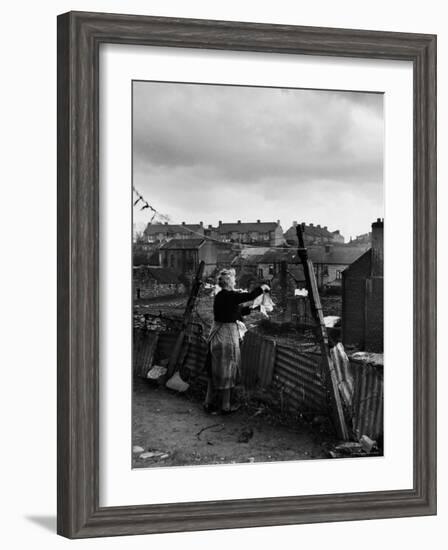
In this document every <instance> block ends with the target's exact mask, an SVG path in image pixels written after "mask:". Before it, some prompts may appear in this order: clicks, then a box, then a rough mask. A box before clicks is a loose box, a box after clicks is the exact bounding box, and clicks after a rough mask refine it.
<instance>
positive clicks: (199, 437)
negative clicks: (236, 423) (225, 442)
mask: <svg viewBox="0 0 448 550" xmlns="http://www.w3.org/2000/svg"><path fill="white" fill-rule="evenodd" d="M218 426H220V427H221V429H220V430H213V431H214V432H222V430H223V429H224V424H211V425H210V426H206V427H205V428H202V430H199V431H198V433H197V434H196V437H197V438H198V439H199V441H201V434H202V432H205V430H210V429H211V428H217V427H218Z"/></svg>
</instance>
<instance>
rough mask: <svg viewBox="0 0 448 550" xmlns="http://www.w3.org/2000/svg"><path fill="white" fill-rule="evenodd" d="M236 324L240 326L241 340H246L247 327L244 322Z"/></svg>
mask: <svg viewBox="0 0 448 550" xmlns="http://www.w3.org/2000/svg"><path fill="white" fill-rule="evenodd" d="M236 324H237V325H238V332H239V334H240V340H242V339H243V338H244V335H245V334H246V332H247V327H246V325H245V324H244V323H243V322H242V321H237V322H236Z"/></svg>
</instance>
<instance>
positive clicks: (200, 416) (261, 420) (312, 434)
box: [132, 379, 332, 468]
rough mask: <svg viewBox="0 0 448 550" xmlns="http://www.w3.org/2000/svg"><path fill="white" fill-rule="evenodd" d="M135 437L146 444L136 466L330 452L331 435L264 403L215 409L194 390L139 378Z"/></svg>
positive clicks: (288, 457) (136, 441)
mask: <svg viewBox="0 0 448 550" xmlns="http://www.w3.org/2000/svg"><path fill="white" fill-rule="evenodd" d="M132 443H133V446H138V447H140V448H141V449H143V451H142V450H140V451H139V452H137V453H133V467H134V468H148V467H153V466H156V467H161V466H181V465H194V464H229V463H242V462H273V461H278V460H309V459H313V458H328V453H327V448H328V446H329V445H330V444H331V443H332V437H331V435H329V434H328V433H327V432H325V431H322V430H321V429H319V428H318V427H312V426H310V425H308V424H305V423H300V422H298V421H294V422H291V421H289V422H285V421H280V420H279V418H278V417H277V416H275V415H274V414H272V413H271V412H270V411H268V410H266V409H263V408H261V409H258V410H255V411H254V410H253V408H252V409H250V408H247V407H243V408H242V409H240V410H239V411H237V412H235V413H233V414H232V415H229V416H221V415H210V414H207V413H206V412H205V411H204V410H203V409H202V406H201V403H200V401H198V400H197V399H196V398H194V397H193V396H190V395H179V394H176V393H174V392H171V391H170V390H167V389H165V388H163V387H157V386H153V385H151V384H150V383H149V382H147V381H145V380H140V379H135V380H134V392H133V441H132ZM144 452H145V453H149V456H146V458H145V455H144V457H141V456H140V455H141V454H143V453H144Z"/></svg>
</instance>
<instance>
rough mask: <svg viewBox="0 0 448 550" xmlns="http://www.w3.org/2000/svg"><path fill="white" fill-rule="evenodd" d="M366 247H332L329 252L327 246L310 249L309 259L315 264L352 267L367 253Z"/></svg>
mask: <svg viewBox="0 0 448 550" xmlns="http://www.w3.org/2000/svg"><path fill="white" fill-rule="evenodd" d="M365 251H366V250H365V248H364V247H356V246H346V245H340V246H338V245H332V246H331V248H330V251H329V252H326V251H325V246H319V247H308V258H309V259H310V260H311V261H312V262H313V263H315V264H341V265H350V264H352V263H353V262H354V261H355V260H357V259H358V258H359V257H360V256H362V255H363V254H364V252H365Z"/></svg>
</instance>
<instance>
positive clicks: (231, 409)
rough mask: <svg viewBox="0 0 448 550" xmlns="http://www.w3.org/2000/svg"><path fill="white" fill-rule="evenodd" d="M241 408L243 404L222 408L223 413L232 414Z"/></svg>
mask: <svg viewBox="0 0 448 550" xmlns="http://www.w3.org/2000/svg"><path fill="white" fill-rule="evenodd" d="M240 408H241V405H232V406H231V407H230V408H229V409H221V414H224V415H226V414H232V413H234V412H236V411H238V410H239V409H240Z"/></svg>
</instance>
